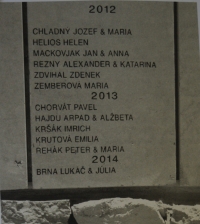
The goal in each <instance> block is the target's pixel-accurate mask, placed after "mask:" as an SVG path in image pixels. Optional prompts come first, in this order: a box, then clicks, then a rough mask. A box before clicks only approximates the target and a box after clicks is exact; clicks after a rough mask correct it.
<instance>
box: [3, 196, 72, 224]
mask: <svg viewBox="0 0 200 224" xmlns="http://www.w3.org/2000/svg"><path fill="white" fill-rule="evenodd" d="M1 205H2V208H1V209H2V224H6V223H9V224H67V223H68V219H69V216H70V214H71V210H70V205H69V200H58V201H5V200H3V201H2V203H1Z"/></svg>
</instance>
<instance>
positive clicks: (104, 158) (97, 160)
mask: <svg viewBox="0 0 200 224" xmlns="http://www.w3.org/2000/svg"><path fill="white" fill-rule="evenodd" d="M105 162H108V163H111V162H118V158H117V156H113V157H112V156H93V157H92V163H105Z"/></svg>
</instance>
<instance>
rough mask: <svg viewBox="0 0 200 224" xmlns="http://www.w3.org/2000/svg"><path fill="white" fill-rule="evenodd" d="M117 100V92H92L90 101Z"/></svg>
mask: <svg viewBox="0 0 200 224" xmlns="http://www.w3.org/2000/svg"><path fill="white" fill-rule="evenodd" d="M117 98H118V94H117V92H107V93H105V92H99V93H97V92H92V100H98V99H100V100H104V99H108V100H110V99H111V100H116V99H117Z"/></svg>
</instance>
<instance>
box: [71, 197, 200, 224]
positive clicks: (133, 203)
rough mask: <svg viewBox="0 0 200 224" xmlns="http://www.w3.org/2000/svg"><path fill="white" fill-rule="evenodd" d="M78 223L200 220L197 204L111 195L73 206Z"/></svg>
mask: <svg viewBox="0 0 200 224" xmlns="http://www.w3.org/2000/svg"><path fill="white" fill-rule="evenodd" d="M72 213H73V215H74V218H75V219H76V221H77V223H78V224H94V223H95V224H114V223H116V224H164V223H166V224H200V205H195V206H185V205H172V206H171V205H167V204H163V203H162V202H161V201H159V202H155V201H148V200H143V199H132V198H112V199H102V200H96V201H89V202H84V203H80V204H77V205H74V206H72Z"/></svg>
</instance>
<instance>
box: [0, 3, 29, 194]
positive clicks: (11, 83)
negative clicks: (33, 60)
mask: <svg viewBox="0 0 200 224" xmlns="http://www.w3.org/2000/svg"><path fill="white" fill-rule="evenodd" d="M0 49H1V50H0V51H1V53H0V73H1V74H0V102H1V109H0V124H1V128H0V164H1V169H0V189H1V190H9V189H21V188H26V187H27V161H26V128H25V90H24V56H23V29H22V4H21V3H9V4H6V3H0Z"/></svg>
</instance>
